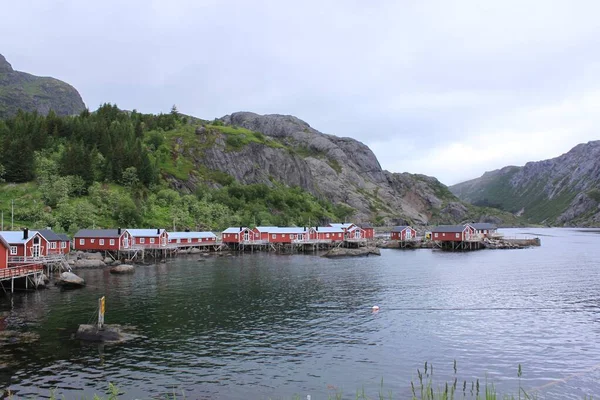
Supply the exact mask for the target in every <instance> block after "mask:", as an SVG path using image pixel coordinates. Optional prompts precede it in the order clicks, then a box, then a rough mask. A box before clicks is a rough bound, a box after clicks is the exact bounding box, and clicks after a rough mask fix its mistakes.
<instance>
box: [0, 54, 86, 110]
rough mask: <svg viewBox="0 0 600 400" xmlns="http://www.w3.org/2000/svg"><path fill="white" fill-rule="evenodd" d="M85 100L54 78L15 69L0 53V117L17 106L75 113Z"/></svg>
mask: <svg viewBox="0 0 600 400" xmlns="http://www.w3.org/2000/svg"><path fill="white" fill-rule="evenodd" d="M84 109H85V104H84V103H83V100H82V99H81V96H80V95H79V93H78V92H77V90H76V89H75V88H74V87H73V86H71V85H69V84H67V83H65V82H63V81H60V80H58V79H54V78H48V77H39V76H34V75H31V74H28V73H25V72H19V71H15V70H14V69H13V68H12V66H11V65H10V63H9V62H8V61H6V58H4V56H3V55H2V54H0V119H3V118H7V117H11V116H13V115H15V114H16V113H17V111H18V110H24V111H30V112H33V111H37V112H38V113H40V114H47V113H48V112H50V110H53V111H54V112H55V113H56V114H57V115H73V114H79V113H80V112H82V111H83V110H84Z"/></svg>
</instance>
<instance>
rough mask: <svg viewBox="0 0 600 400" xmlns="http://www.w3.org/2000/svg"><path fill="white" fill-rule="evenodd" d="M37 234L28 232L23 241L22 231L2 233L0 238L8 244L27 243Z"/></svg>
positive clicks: (36, 232)
mask: <svg viewBox="0 0 600 400" xmlns="http://www.w3.org/2000/svg"><path fill="white" fill-rule="evenodd" d="M37 234H38V231H29V233H28V236H27V239H23V231H2V232H0V236H2V237H3V238H4V240H6V242H7V243H8V244H23V243H27V242H29V241H30V240H31V239H32V238H33V237H34V236H35V235H37ZM44 239H45V238H44ZM46 240H47V239H46Z"/></svg>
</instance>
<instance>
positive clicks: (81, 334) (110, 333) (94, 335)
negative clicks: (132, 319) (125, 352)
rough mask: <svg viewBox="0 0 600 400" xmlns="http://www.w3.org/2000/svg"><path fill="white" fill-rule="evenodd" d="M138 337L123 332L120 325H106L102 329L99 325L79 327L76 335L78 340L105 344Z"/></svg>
mask: <svg viewBox="0 0 600 400" xmlns="http://www.w3.org/2000/svg"><path fill="white" fill-rule="evenodd" d="M136 337H137V336H136V335H132V334H130V333H126V332H123V330H122V327H121V326H120V325H104V326H103V327H102V328H101V329H99V328H98V325H79V329H77V333H75V338H76V339H80V340H85V341H88V342H103V343H121V342H124V341H126V340H131V339H135V338H136Z"/></svg>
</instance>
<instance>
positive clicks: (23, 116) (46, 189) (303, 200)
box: [0, 104, 352, 233]
mask: <svg viewBox="0 0 600 400" xmlns="http://www.w3.org/2000/svg"><path fill="white" fill-rule="evenodd" d="M203 129H204V130H205V132H204V135H203V138H204V140H205V142H204V143H205V145H206V146H210V145H211V141H214V140H217V138H221V139H224V140H225V141H226V143H227V145H228V146H231V147H232V148H235V147H236V146H244V145H246V144H247V143H249V142H260V143H264V144H267V145H270V146H283V145H281V144H279V143H278V142H275V141H272V139H267V138H265V137H264V135H262V134H260V133H256V132H250V131H248V130H243V129H241V128H238V129H236V128H232V127H224V126H221V125H220V124H219V123H218V122H217V123H216V125H212V124H205V128H203ZM196 141H198V138H197V135H196V126H195V124H194V125H192V124H191V123H190V122H189V121H188V118H187V117H181V116H180V115H179V114H178V113H177V112H176V111H175V110H174V111H173V112H172V113H170V114H160V115H148V114H140V113H137V112H135V111H134V112H131V113H126V112H122V111H120V110H119V109H118V108H117V107H116V106H113V105H108V104H107V105H104V106H102V107H100V108H99V109H98V110H97V111H96V112H94V113H89V112H87V111H84V112H83V113H81V114H80V115H78V116H75V117H57V116H56V115H54V114H53V113H50V114H49V115H48V116H41V115H37V114H35V113H23V112H19V113H18V114H17V116H15V117H14V118H10V119H7V120H5V121H0V143H1V153H0V175H1V179H2V180H3V181H5V183H2V184H0V209H1V210H2V211H4V221H5V228H9V227H10V225H9V224H10V218H11V203H12V202H14V227H15V229H16V228H18V227H22V226H33V227H43V226H52V227H54V228H56V229H57V230H61V231H66V232H71V233H72V232H74V231H76V230H77V229H79V228H83V227H115V226H127V227H148V226H150V227H154V226H156V227H166V228H170V229H186V228H189V229H211V230H219V229H222V228H224V227H227V226H238V225H254V224H262V225H306V224H309V222H310V223H312V224H314V223H317V222H326V221H330V220H343V219H345V218H349V217H350V216H351V215H352V210H351V209H350V208H348V207H346V206H343V205H333V204H332V203H331V202H328V201H327V200H323V199H317V198H315V197H314V196H312V195H310V194H309V193H307V192H305V191H303V190H301V189H300V188H297V187H288V186H286V185H284V184H282V183H279V182H272V183H271V184H270V185H266V184H253V185H241V184H239V183H237V182H236V181H235V180H234V179H233V178H232V177H231V176H229V175H227V174H226V173H223V172H221V171H214V170H209V169H206V168H198V167H195V166H194V164H193V163H192V161H191V156H190V155H189V154H188V153H186V151H187V150H188V148H187V147H188V146H189V143H191V142H196ZM190 178H193V179H194V180H195V181H197V182H198V184H197V187H196V190H194V191H193V192H190V191H189V190H187V191H186V190H185V189H182V190H174V189H173V184H174V180H175V181H177V179H181V180H187V179H190ZM186 192H187V193H186Z"/></svg>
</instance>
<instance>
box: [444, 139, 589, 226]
mask: <svg viewBox="0 0 600 400" xmlns="http://www.w3.org/2000/svg"><path fill="white" fill-rule="evenodd" d="M450 190H451V191H452V193H454V194H455V195H456V196H458V197H459V198H460V199H461V200H464V201H467V202H469V203H471V204H475V205H484V206H492V207H497V208H500V209H502V210H505V211H509V212H512V213H515V214H517V215H522V216H524V217H526V218H527V219H528V220H530V221H531V222H535V223H544V224H548V225H558V226H600V140H596V141H591V142H588V143H582V144H579V145H577V146H575V147H574V148H572V149H571V150H570V151H569V152H567V153H565V154H563V155H561V156H559V157H556V158H552V159H549V160H543V161H537V162H528V163H527V164H525V165H524V166H523V167H516V166H508V167H504V168H502V169H499V170H495V171H490V172H486V173H485V174H483V176H481V177H479V178H476V179H472V180H470V181H467V182H462V183H459V184H456V185H453V186H450Z"/></svg>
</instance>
